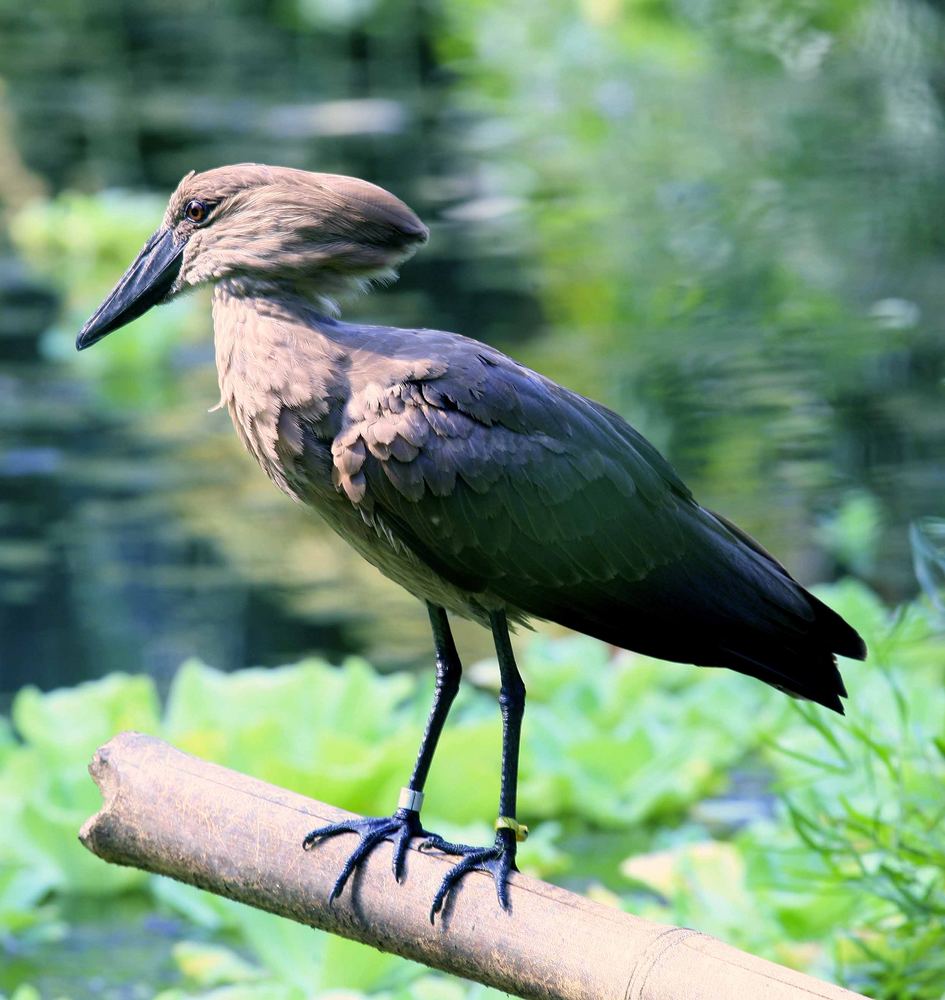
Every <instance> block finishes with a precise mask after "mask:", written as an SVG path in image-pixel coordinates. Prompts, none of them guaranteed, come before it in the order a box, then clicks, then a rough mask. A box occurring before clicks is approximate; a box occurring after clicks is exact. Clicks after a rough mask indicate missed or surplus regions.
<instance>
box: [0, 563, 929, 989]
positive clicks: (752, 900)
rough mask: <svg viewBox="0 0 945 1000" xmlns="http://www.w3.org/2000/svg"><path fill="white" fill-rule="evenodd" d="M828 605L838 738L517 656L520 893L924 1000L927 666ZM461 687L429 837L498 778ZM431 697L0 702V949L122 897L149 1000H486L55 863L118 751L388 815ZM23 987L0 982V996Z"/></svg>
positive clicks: (102, 873)
mask: <svg viewBox="0 0 945 1000" xmlns="http://www.w3.org/2000/svg"><path fill="white" fill-rule="evenodd" d="M822 596H823V597H824V598H825V599H826V600H828V601H829V602H830V603H831V604H833V605H834V606H835V607H837V608H838V610H840V611H841V612H842V613H843V614H844V615H846V616H847V617H849V618H850V619H851V620H852V621H854V622H855V623H856V624H857V626H858V627H859V628H860V629H861V630H862V632H863V633H864V635H865V636H866V637H867V640H868V641H869V642H870V643H871V645H872V652H873V657H872V660H871V662H870V663H869V664H868V665H866V666H859V665H849V664H848V665H847V667H846V668H845V672H846V674H847V679H848V685H849V687H850V688H851V691H852V698H851V702H850V708H851V715H850V717H849V718H848V719H840V718H838V717H836V716H833V715H829V716H828V715H827V713H826V712H824V711H823V710H822V709H820V708H817V707H813V706H804V705H796V704H793V703H792V702H790V701H789V700H787V699H784V698H783V697H782V696H780V695H778V694H777V693H776V692H773V691H770V690H769V689H768V688H765V687H763V686H762V685H760V684H757V683H755V682H752V681H750V680H748V679H746V678H741V677H738V676H736V675H735V674H731V673H727V672H718V671H709V670H701V671H700V670H695V669H693V668H686V667H674V666H672V665H669V664H660V663H656V662H655V661H649V660H647V659H645V658H643V657H637V656H629V655H621V656H619V657H616V658H614V657H612V656H611V655H610V653H609V652H608V650H607V649H606V648H605V647H603V646H601V645H600V644H598V643H595V642H592V641H590V640H587V639H570V640H547V639H536V640H534V641H533V642H531V644H530V645H529V646H528V648H527V650H526V652H525V654H524V656H523V657H522V662H523V672H524V673H525V675H526V681H527V684H528V686H529V691H530V698H529V706H528V712H527V716H526V718H527V723H526V726H527V728H526V741H525V748H524V754H523V760H522V788H521V792H522V795H521V801H522V809H521V811H522V815H523V816H524V817H526V818H527V819H528V820H529V821H531V822H533V823H537V826H536V829H535V836H533V837H532V838H531V839H530V840H529V841H528V842H527V843H526V844H525V845H523V851H522V854H521V861H522V866H523V868H524V869H525V870H526V871H531V872H533V873H536V874H540V875H543V876H545V877H548V876H552V877H556V878H563V879H564V880H565V881H566V882H568V883H569V884H573V885H575V886H582V885H583V886H585V887H588V888H589V889H591V891H592V892H594V893H595V894H597V895H599V896H602V897H604V898H608V899H611V900H612V901H614V902H618V903H620V904H622V905H624V906H626V907H628V908H630V909H632V910H633V911H635V912H639V913H642V914H644V915H648V916H651V917H654V918H657V919H663V920H671V921H675V922H682V923H686V924H689V925H692V926H696V927H699V928H700V929H704V930H707V931H709V932H712V933H716V934H718V935H720V936H721V937H723V938H725V939H726V940H729V941H731V942H732V943H734V944H736V945H738V946H741V947H745V948H748V949H750V950H752V951H755V952H756V953H759V954H764V955H768V956H770V957H772V958H774V959H776V960H778V961H782V962H786V963H788V964H792V965H795V966H798V967H801V968H807V969H810V970H812V971H814V972H817V973H820V974H822V975H825V976H827V977H834V978H841V979H843V980H844V981H845V982H846V983H848V984H849V985H851V986H854V987H856V988H859V989H863V990H865V991H866V992H871V993H874V994H876V995H880V996H883V997H902V998H909V1000H927V998H928V1000H932V998H934V997H938V996H939V995H940V994H941V991H942V989H943V988H945V963H943V962H942V958H941V953H940V952H941V949H940V947H939V944H940V941H941V940H942V937H943V935H945V884H943V874H942V873H943V871H945V840H943V834H942V829H943V823H942V820H943V806H942V799H941V788H942V787H943V783H945V723H943V720H945V693H943V688H942V680H943V677H945V644H943V642H942V634H941V630H940V627H939V626H938V625H937V619H936V617H935V612H934V608H932V607H931V606H930V605H926V604H913V605H910V606H907V607H905V608H903V609H901V610H900V611H898V612H897V613H895V614H892V615H891V614H890V613H888V612H887V611H886V610H885V609H884V608H883V606H882V605H881V603H880V602H879V601H878V600H877V599H876V597H875V596H874V595H873V594H871V593H870V592H869V591H868V590H866V589H865V588H863V587H862V586H861V585H858V584H853V583H847V584H843V585H839V586H837V587H833V588H830V589H828V590H825V591H824V592H823V594H822ZM469 674H470V676H471V678H472V680H473V681H474V682H477V683H478V685H479V686H478V688H472V689H470V690H466V691H465V692H464V693H463V695H462V697H461V698H460V700H459V702H458V704H457V708H456V717H455V719H454V720H453V722H452V724H451V726H450V727H448V729H447V732H446V734H445V738H444V743H443V747H442V752H441V753H439V754H438V755H437V759H436V762H435V765H434V771H433V774H432V775H431V782H430V785H429V789H428V791H429V795H428V800H427V801H428V809H427V814H426V819H427V822H428V824H429V825H430V826H432V827H434V828H442V829H443V830H444V832H447V833H450V834H452V833H453V832H454V831H456V830H465V831H466V832H468V833H469V834H470V835H474V836H475V837H478V838H485V837H487V836H488V835H489V831H488V828H487V826H486V824H485V823H484V822H483V821H484V820H485V819H486V818H487V817H488V816H489V815H491V812H492V809H493V807H494V798H495V794H496V789H495V782H496V773H497V767H498V728H499V727H498V723H497V712H496V708H495V702H494V697H493V692H491V691H489V690H488V689H489V688H491V687H494V674H495V668H494V665H493V664H490V663H484V664H480V665H476V666H474V667H472V668H471V669H470V671H469ZM428 680H429V679H428V678H426V677H415V676H411V675H402V674H397V675H388V676H383V675H379V674H376V673H375V672H374V671H373V670H372V669H371V668H370V667H369V666H367V665H366V664H365V663H363V662H362V661H359V660H351V661H349V662H347V663H345V664H344V665H343V666H342V667H341V668H336V667H332V666H329V665H328V664H326V663H324V662H321V661H315V660H311V661H307V662H305V663H302V664H300V665H298V666H295V667H285V668H281V669H277V670H246V671H241V672H238V673H235V674H230V675H226V674H222V673H220V672H218V671H216V670H212V669H210V668H209V667H206V666H203V665H202V664H199V663H196V662H191V663H187V664H185V665H184V666H183V667H182V668H181V669H180V671H179V672H178V674H177V676H176V678H175V680H174V683H173V684H172V687H171V690H170V692H169V695H168V698H167V703H166V705H165V707H164V709H163V711H160V710H159V708H158V703H157V698H156V695H155V691H154V687H153V684H152V682H151V681H150V680H148V679H146V678H141V677H128V676H121V675H113V676H110V677H108V678H106V679H104V680H103V681H101V682H97V683H94V684H86V685H82V686H80V687H78V688H74V689H68V690H62V691H56V692H52V693H49V694H45V695H44V694H40V693H39V692H37V691H35V690H32V689H25V690H23V691H21V692H20V693H19V694H18V695H17V697H16V699H15V701H14V704H13V708H12V728H11V725H10V724H9V723H7V722H3V723H2V724H0V821H2V822H3V825H4V829H5V830H6V831H7V836H6V837H5V838H4V840H3V842H2V843H0V934H3V933H5V934H6V935H8V936H9V935H14V936H15V938H16V940H17V941H18V942H19V944H18V948H19V949H20V950H21V951H25V953H26V954H27V955H30V954H33V955H36V956H40V955H43V954H45V952H44V948H48V947H49V946H50V944H49V943H50V942H54V941H56V940H58V939H59V938H61V937H63V936H66V937H68V936H69V935H70V934H74V933H75V927H74V926H73V921H74V919H75V918H74V917H71V916H70V913H69V906H68V905H67V903H68V901H69V900H70V899H77V900H78V899H88V898H89V897H90V896H91V897H97V898H98V899H101V900H106V899H107V900H109V901H110V902H109V907H110V908H111V907H116V906H117V907H119V908H120V907H121V906H122V905H124V904H122V902H121V901H122V900H123V899H130V898H131V897H129V896H128V893H129V892H132V893H134V894H136V897H135V898H140V897H141V894H142V893H144V894H146V896H147V898H148V899H150V903H148V906H149V907H152V908H156V909H157V911H158V912H160V913H163V914H165V919H172V920H174V921H176V922H177V926H178V930H177V931H176V932H175V936H174V941H173V942H171V943H169V944H168V946H167V947H168V951H167V955H166V963H167V967H166V969H165V970H164V972H163V973H161V976H163V980H162V979H160V978H159V979H156V980H154V982H153V985H154V986H155V988H158V987H159V985H160V983H161V982H162V981H163V983H164V987H165V988H164V991H163V992H162V993H160V996H161V997H162V998H163V1000H184V998H189V997H214V998H221V1000H222V998H226V1000H234V998H244V997H245V998H247V1000H263V998H268V997H270V996H272V997H276V996H278V997H290V998H291V997H298V998H300V1000H302V998H303V997H311V996H317V997H321V996H327V995H330V994H331V993H332V991H336V990H345V991H346V993H345V995H346V996H347V995H350V996H370V997H374V998H378V997H379V998H383V1000H400V998H401V997H404V998H406V997H407V996H422V997H429V998H430V1000H441V998H442V1000H454V998H457V1000H458V998H459V997H479V996H485V995H487V994H488V993H489V991H484V990H480V989H477V988H470V987H466V986H463V985H461V984H459V983H456V982H455V981H452V980H449V979H447V978H444V977H441V976H435V975H431V974H429V973H427V972H426V971H425V970H423V969H421V968H420V967H418V966H415V965H412V964H410V963H405V962H403V961H402V960H400V959H398V958H395V957H393V956H389V955H384V954H381V953H379V952H375V951H373V950H370V949H366V948H363V947H362V946H360V945H356V944H352V943H350V942H346V941H342V940H340V939H336V938H331V937H329V936H325V935H316V934H313V933H312V932H311V931H309V930H308V929H306V928H304V927H301V926H298V925H293V924H290V923H288V922H287V921H282V920H278V919H276V918H274V917H272V916H270V915H269V914H265V913H262V912H259V911H255V910H252V909H250V908H248V907H245V906H242V905H240V904H237V903H233V902H231V901H228V900H224V899H220V898H218V897H215V896H211V895H209V894H207V893H203V892H200V891H199V890H196V889H193V888H192V887H189V886H184V885H180V884H177V883H174V882H170V881H167V880H163V879H158V878H153V877H152V878H149V877H147V876H145V875H143V874H142V873H139V872H134V871H130V870H125V869H117V868H111V867H108V866H104V865H102V864H101V862H99V861H98V860H97V859H95V858H93V857H92V856H91V855H89V854H87V853H86V852H85V851H84V850H83V849H82V848H81V847H79V846H78V844H77V843H76V840H75V832H76V829H77V828H78V826H79V825H80V823H81V822H82V820H83V819H84V818H85V817H86V816H87V815H88V814H90V813H91V812H93V811H94V809H95V808H96V807H97V801H96V797H97V796H96V793H95V792H94V789H93V788H92V783H91V782H90V781H89V779H88V777H87V775H86V774H85V762H86V761H87V759H88V757H89V755H90V754H91V752H92V750H93V749H94V748H95V746H96V745H97V744H99V743H101V742H103V741H105V740H106V739H107V738H108V737H110V736H111V735H112V734H113V733H114V732H116V731H118V730H120V729H124V728H136V729H140V730H144V731H147V732H152V733H155V734H157V735H160V736H162V737H164V738H167V739H169V740H172V741H173V742H175V743H176V744H177V745H179V746H181V747H183V748H185V749H187V750H189V751H191V752H194V753H199V754H201V755H204V756H206V757H209V758H211V759H214V760H217V761H219V762H221V763H223V764H226V765H229V766H232V767H237V768H240V769H242V770H245V771H249V772H252V773H254V774H257V775H259V776H261V777H263V778H266V779H267V780H270V781H275V782H279V783H282V784H285V785H288V786H289V787H292V788H296V789H298V790H300V791H303V792H308V793H310V794H313V795H316V796H320V797H323V798H328V799H330V800H332V801H337V802H339V803H343V804H344V805H346V806H350V807H352V808H356V809H359V810H362V811H366V812H374V813H383V812H387V811H389V809H390V808H391V804H392V802H393V801H394V800H395V797H396V791H397V788H398V786H399V784H400V783H402V780H403V775H404V773H405V772H406V771H407V769H408V768H409V766H410V763H411V761H412V756H413V753H414V750H415V744H416V741H417V737H418V733H419V730H420V728H421V726H422V723H423V717H424V714H425V710H426V704H427V702H428V700H429V696H430V690H429V688H430V685H429V683H428ZM14 733H15V736H14ZM740 774H741V775H749V776H750V775H752V774H754V775H761V779H762V785H761V786H760V787H756V789H755V791H754V792H753V793H752V794H750V795H749V796H748V797H747V798H744V797H743V798H742V799H739V797H738V794H737V793H736V791H735V790H733V788H732V787H731V781H732V776H733V775H734V776H735V779H736V780H735V784H736V786H737V784H738V780H739V779H738V776H739V775H740ZM772 787H775V788H776V789H777V797H776V799H775V798H774V797H773V795H772V791H771V789H772ZM733 809H734V812H733V811H732V810H733ZM713 815H715V816H716V819H715V820H714V821H713V820H712V819H711V818H710V817H712V816H713ZM719 816H721V817H722V819H721V821H720V820H719V819H718V817H719ZM726 816H727V817H728V819H726V818H725V817H726ZM733 817H734V818H733ZM538 821H541V822H538ZM710 830H711V831H713V832H712V833H710ZM631 849H632V850H633V854H632V856H631V857H627V855H628V854H629V853H630V851H631ZM621 857H622V858H625V859H626V860H625V861H624V863H623V864H620V863H619V862H620V858H621ZM602 859H604V860H602ZM608 859H609V860H608ZM601 879H603V881H604V882H605V883H606V885H607V888H604V886H603V885H601V884H600V880H601ZM628 880H629V881H628ZM93 912H94V911H93ZM102 912H104V911H102ZM82 919H85V920H87V919H89V918H88V916H86V917H85V918H82ZM93 919H94V918H93ZM0 941H2V937H0ZM0 947H2V945H0ZM36 963H37V964H36V967H35V974H34V975H33V979H34V981H35V982H40V983H41V973H40V972H39V971H38V970H39V965H40V964H41V963H40V962H39V958H37V959H36ZM19 981H20V980H16V981H10V980H8V979H7V978H5V973H4V972H2V971H0V989H2V988H4V987H5V988H8V989H10V988H13V986H14V985H16V983H17V982H19ZM21 992H22V991H21Z"/></svg>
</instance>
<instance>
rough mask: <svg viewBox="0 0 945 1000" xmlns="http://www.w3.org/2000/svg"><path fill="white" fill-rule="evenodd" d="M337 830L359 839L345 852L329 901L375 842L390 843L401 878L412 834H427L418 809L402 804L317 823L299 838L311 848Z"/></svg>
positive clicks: (336, 832) (342, 886) (336, 896)
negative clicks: (384, 812)
mask: <svg viewBox="0 0 945 1000" xmlns="http://www.w3.org/2000/svg"><path fill="white" fill-rule="evenodd" d="M339 833H356V834H357V835H358V837H359V838H360V840H359V842H358V846H357V847H355V849H354V850H353V851H352V852H351V853H350V854H349V855H348V860H347V861H346V862H345V863H344V867H343V868H342V869H341V872H340V874H339V875H338V878H337V879H335V884H334V886H333V887H332V890H331V895H330V896H329V897H328V902H329V903H333V902H334V901H335V900H336V899H337V898H338V897H339V896H340V895H341V893H342V890H343V889H344V887H345V884H346V883H347V881H348V879H349V878H350V877H351V875H352V873H353V872H354V870H355V868H357V867H358V865H359V864H361V862H362V861H364V859H365V858H366V857H367V856H368V855H369V854H370V853H371V851H373V850H374V848H375V847H377V845H378V844H380V843H382V842H383V841H385V840H389V841H391V842H392V843H393V845H394V854H393V859H392V863H391V867H392V869H393V872H394V878H395V879H396V880H397V881H398V882H400V881H402V880H403V877H404V859H405V858H406V856H407V848H408V847H409V846H410V841H411V840H412V839H413V838H414V837H429V836H430V835H429V834H428V833H427V831H426V830H424V829H423V827H422V826H421V825H420V813H418V812H417V811H416V810H414V809H404V808H401V809H398V810H397V812H395V813H394V815H393V816H369V817H363V818H359V819H350V820H344V821H343V822H341V823H332V824H330V825H329V826H322V827H319V828H318V829H317V830H312V832H311V833H310V834H308V835H307V836H306V838H305V839H304V840H303V841H302V848H303V850H306V851H310V850H312V848H314V847H315V845H316V843H317V842H318V841H319V840H327V839H328V838H329V837H335V836H337V835H338V834H339ZM433 839H435V838H433Z"/></svg>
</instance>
